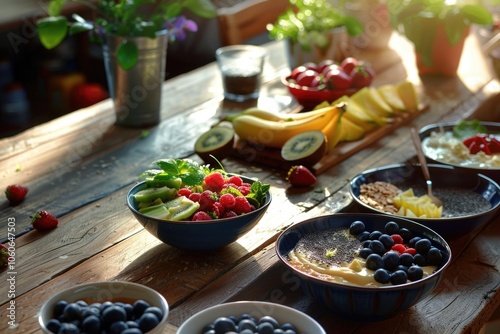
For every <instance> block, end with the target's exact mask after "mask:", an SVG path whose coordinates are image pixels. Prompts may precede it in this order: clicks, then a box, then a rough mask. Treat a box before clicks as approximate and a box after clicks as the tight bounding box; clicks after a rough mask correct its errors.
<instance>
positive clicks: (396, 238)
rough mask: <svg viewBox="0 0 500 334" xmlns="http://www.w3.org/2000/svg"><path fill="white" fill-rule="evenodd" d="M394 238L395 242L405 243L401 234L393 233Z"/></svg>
mask: <svg viewBox="0 0 500 334" xmlns="http://www.w3.org/2000/svg"><path fill="white" fill-rule="evenodd" d="M391 238H392V240H394V243H395V244H402V243H403V237H402V236H400V235H399V234H393V235H391Z"/></svg>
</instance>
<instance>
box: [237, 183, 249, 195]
mask: <svg viewBox="0 0 500 334" xmlns="http://www.w3.org/2000/svg"><path fill="white" fill-rule="evenodd" d="M238 190H239V191H240V192H241V194H242V195H243V196H246V195H248V194H249V193H250V186H246V185H241V186H239V187H238Z"/></svg>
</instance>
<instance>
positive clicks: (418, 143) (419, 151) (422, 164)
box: [410, 127, 443, 207]
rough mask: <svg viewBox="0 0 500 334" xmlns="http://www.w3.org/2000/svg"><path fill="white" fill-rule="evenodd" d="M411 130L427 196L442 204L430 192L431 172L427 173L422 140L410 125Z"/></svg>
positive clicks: (438, 204)
mask: <svg viewBox="0 0 500 334" xmlns="http://www.w3.org/2000/svg"><path fill="white" fill-rule="evenodd" d="M410 131H411V139H412V140H413V144H414V145H415V150H416V151H417V157H418V161H419V162H420V167H421V168H422V173H423V174H424V178H425V183H426V184H427V196H429V198H430V199H431V201H432V202H433V203H434V204H435V205H436V206H437V207H440V206H443V201H441V200H440V199H439V198H437V197H436V196H434V195H433V194H432V180H431V174H430V173H429V168H428V167H427V161H426V160H425V156H424V152H422V142H421V141H420V136H419V135H418V133H417V130H416V129H415V128H414V127H412V128H411V129H410Z"/></svg>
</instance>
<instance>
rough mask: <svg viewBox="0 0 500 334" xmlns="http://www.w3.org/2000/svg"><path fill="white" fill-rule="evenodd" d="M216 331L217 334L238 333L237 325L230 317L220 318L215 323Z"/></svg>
mask: <svg viewBox="0 0 500 334" xmlns="http://www.w3.org/2000/svg"><path fill="white" fill-rule="evenodd" d="M214 330H215V332H216V333H226V332H229V331H236V324H235V323H234V321H233V320H232V319H230V318H228V317H219V318H217V319H215V321H214Z"/></svg>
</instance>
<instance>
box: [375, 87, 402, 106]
mask: <svg viewBox="0 0 500 334" xmlns="http://www.w3.org/2000/svg"><path fill="white" fill-rule="evenodd" d="M377 90H378V93H379V94H380V96H382V98H383V99H384V100H385V102H386V103H387V104H388V105H389V106H390V107H391V108H392V110H394V112H396V113H398V112H401V111H406V106H405V104H404V102H403V100H402V99H401V97H400V96H399V93H398V90H397V88H396V86H394V85H383V86H380V87H378V88H377Z"/></svg>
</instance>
